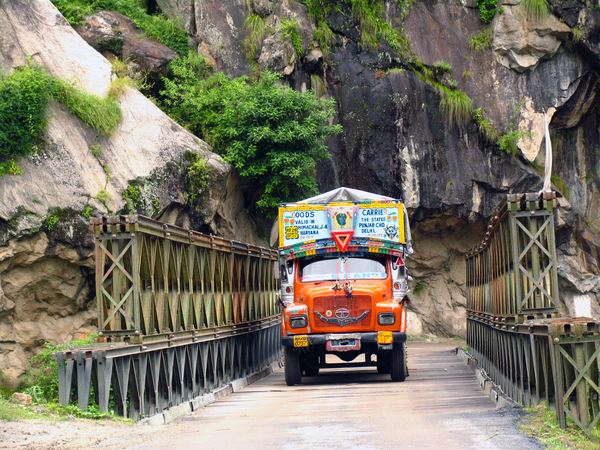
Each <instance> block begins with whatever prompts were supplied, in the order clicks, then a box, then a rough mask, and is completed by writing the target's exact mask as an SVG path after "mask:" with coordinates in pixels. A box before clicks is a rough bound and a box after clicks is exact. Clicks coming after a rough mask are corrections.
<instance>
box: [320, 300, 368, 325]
mask: <svg viewBox="0 0 600 450" xmlns="http://www.w3.org/2000/svg"><path fill="white" fill-rule="evenodd" d="M372 309H373V306H372V304H371V296H370V295H354V296H352V297H350V298H347V297H346V296H345V295H327V296H324V297H315V298H314V299H313V317H314V326H315V329H316V330H315V331H317V330H318V329H319V328H331V327H332V326H333V327H349V328H350V327H352V328H356V327H358V328H369V327H370V325H371V310H372Z"/></svg>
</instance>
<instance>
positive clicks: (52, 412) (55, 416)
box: [0, 396, 133, 424]
mask: <svg viewBox="0 0 600 450" xmlns="http://www.w3.org/2000/svg"><path fill="white" fill-rule="evenodd" d="M73 418H79V419H94V420H101V419H105V420H106V419H108V420H111V421H115V422H122V423H128V424H133V421H132V420H131V419H126V418H124V417H120V416H117V415H115V414H114V413H112V412H100V411H99V409H98V406H96V405H90V406H89V407H88V409H86V410H85V411H82V410H80V409H79V407H77V406H76V405H67V406H64V405H61V404H60V403H56V402H47V403H46V402H36V401H34V402H33V404H32V405H29V406H25V405H21V404H19V403H14V402H13V401H12V400H11V399H10V398H7V397H4V396H0V421H2V422H21V421H23V420H28V419H35V420H48V421H56V420H65V419H73Z"/></svg>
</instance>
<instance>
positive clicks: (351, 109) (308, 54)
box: [163, 0, 600, 336]
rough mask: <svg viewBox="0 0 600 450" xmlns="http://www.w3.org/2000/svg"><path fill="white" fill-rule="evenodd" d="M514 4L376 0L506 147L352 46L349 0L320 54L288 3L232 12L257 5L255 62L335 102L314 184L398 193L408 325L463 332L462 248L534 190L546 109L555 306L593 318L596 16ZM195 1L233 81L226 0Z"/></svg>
mask: <svg viewBox="0 0 600 450" xmlns="http://www.w3.org/2000/svg"><path fill="white" fill-rule="evenodd" d="M518 3H519V2H518V1H510V2H505V4H503V5H502V7H503V10H502V12H501V13H499V14H497V16H496V17H495V18H494V20H493V22H492V23H491V25H484V24H483V23H482V22H481V21H480V19H479V11H478V9H477V7H476V5H475V2H459V3H458V4H457V3H456V2H450V1H433V2H431V1H427V2H412V4H411V5H410V6H407V5H405V4H402V3H393V2H386V3H385V12H384V14H383V19H384V20H386V21H387V22H388V23H391V24H392V26H394V27H395V28H397V29H399V28H402V29H403V30H404V33H405V36H406V38H407V41H408V43H409V45H410V49H411V51H412V52H413V53H414V55H416V56H417V57H418V58H419V59H420V60H421V61H422V62H423V63H424V64H426V65H429V66H430V67H433V66H434V64H435V63H436V62H440V61H443V62H446V63H449V64H450V65H451V71H450V73H449V74H448V75H446V76H447V77H448V78H446V80H447V81H446V82H448V80H449V81H450V83H452V85H454V86H456V88H458V89H460V90H462V91H464V92H465V93H467V94H468V96H469V97H470V98H471V100H472V102H473V107H474V108H475V109H478V108H481V109H480V113H481V114H482V115H483V117H484V118H485V119H488V120H489V123H490V124H491V125H492V126H493V127H494V128H495V129H496V130H497V132H498V133H499V134H501V135H506V134H510V133H513V136H514V135H515V133H519V132H520V133H521V134H522V135H521V138H520V139H519V140H518V141H517V146H518V148H519V150H520V154H519V155H517V156H512V155H509V154H506V153H504V152H502V151H501V150H500V149H499V148H498V146H497V144H496V143H495V142H489V140H488V139H487V138H486V137H485V136H484V134H483V133H482V132H481V131H480V129H479V128H478V126H477V124H476V123H475V121H467V122H466V123H465V124H464V125H462V126H456V125H454V124H451V123H449V122H448V120H447V119H446V118H445V117H444V115H443V114H442V113H441V111H440V96H439V94H438V92H437V91H436V89H435V88H434V87H433V86H432V85H431V84H430V83H427V82H424V81H423V80H422V78H421V77H419V76H417V75H416V74H415V72H414V70H412V69H411V66H410V65H409V64H407V63H406V60H405V59H403V58H402V57H400V55H398V53H397V52H395V51H394V50H393V49H391V48H390V46H389V45H387V44H386V43H385V42H382V45H381V46H380V47H378V48H375V49H368V48H363V47H362V46H361V43H360V36H361V26H360V23H359V20H358V19H357V17H356V16H355V15H353V14H352V11H350V7H349V6H348V5H347V4H346V2H343V1H338V2H334V4H333V5H332V8H331V10H330V11H329V12H327V13H326V14H325V21H326V23H327V25H328V26H329V29H330V30H331V31H332V37H331V40H330V42H329V44H328V46H329V48H327V49H324V48H321V47H320V45H319V42H317V40H315V39H314V38H313V36H312V32H313V30H314V24H313V23H311V20H310V17H309V15H308V12H307V11H306V9H304V7H303V6H302V5H300V4H299V3H297V2H293V1H289V0H286V1H282V2H277V3H276V4H275V6H274V8H273V9H272V10H271V11H267V10H263V9H260V4H258V3H256V2H254V3H253V4H252V5H253V6H252V9H248V10H244V11H243V13H242V16H243V17H239V16H235V20H234V23H235V24H239V23H241V22H243V20H244V18H245V17H247V16H248V15H249V14H254V13H255V14H259V15H261V16H262V17H264V20H265V24H268V25H269V26H270V30H271V31H270V33H268V34H267V35H266V36H265V39H264V41H263V45H262V49H261V53H260V57H259V59H258V61H257V63H258V66H259V68H261V69H265V68H269V69H274V70H277V71H279V72H281V73H283V74H285V75H286V78H285V81H286V82H287V83H288V84H289V85H290V86H292V87H294V88H295V89H299V90H302V89H308V88H313V89H314V90H315V91H317V92H319V94H320V95H330V96H333V97H335V99H336V102H337V105H338V116H337V117H336V122H338V123H341V124H342V125H343V127H344V133H343V134H341V135H339V136H338V137H335V138H330V140H329V141H328V144H329V146H330V149H331V152H332V159H331V160H330V161H328V162H324V163H322V164H321V165H320V166H319V167H318V179H319V183H320V187H321V189H322V190H323V191H325V190H328V189H332V188H334V187H338V186H350V187H354V188H358V189H364V190H367V191H372V192H377V193H380V194H384V195H389V196H392V197H398V198H402V199H403V200H404V201H405V202H406V204H407V206H408V208H409V211H410V213H411V221H412V223H413V228H414V229H415V239H414V242H415V248H416V249H417V251H416V252H415V254H414V255H413V256H412V258H411V260H410V261H409V269H410V270H412V271H413V272H414V273H415V285H417V284H419V283H420V284H419V286H420V288H419V293H418V294H416V295H415V302H414V303H413V306H412V308H413V309H414V314H413V313H411V317H414V320H413V324H414V328H413V331H414V332H425V333H429V332H435V333H438V334H443V335H461V336H463V335H464V317H463V316H462V311H463V309H464V304H465V289H464V273H463V269H462V268H463V267H464V261H463V259H462V258H463V256H464V253H465V251H466V249H467V248H469V246H470V245H471V244H474V240H475V239H474V237H475V236H480V233H479V232H478V230H481V229H482V228H483V226H484V225H485V224H486V223H487V218H488V216H489V215H490V214H491V212H492V210H493V208H494V207H495V206H496V205H497V203H498V202H499V200H500V199H501V198H502V197H503V196H504V195H506V194H507V193H510V192H529V191H534V192H535V191H537V190H539V189H540V188H541V185H542V177H541V175H543V174H540V173H539V172H538V171H537V170H536V169H535V165H537V164H539V165H543V161H544V150H543V148H544V145H545V144H544V125H543V124H544V120H543V117H544V113H547V117H548V120H549V122H550V133H551V136H552V141H553V142H552V144H553V152H554V171H553V173H554V174H555V177H556V178H555V180H556V181H557V186H556V188H557V189H558V190H559V191H560V192H561V193H562V194H563V195H564V198H561V204H562V208H561V212H560V217H561V219H560V226H559V228H558V230H557V236H558V237H559V240H558V252H559V266H560V276H561V289H562V290H561V292H562V294H561V301H562V303H563V304H562V309H563V311H564V312H565V313H567V312H568V313H573V312H574V311H576V310H578V311H589V312H590V314H592V315H594V316H598V317H600V309H599V307H598V301H599V300H600V288H599V286H598V280H599V277H598V274H597V267H598V257H599V255H598V253H599V249H600V246H599V242H598V238H597V233H598V232H600V227H599V226H598V225H597V224H598V223H600V216H599V215H600V195H599V188H600V177H599V175H598V174H599V170H600V167H599V166H600V161H599V160H598V156H597V155H598V149H599V148H600V137H599V134H598V129H599V125H600V123H599V121H598V114H597V112H596V111H597V105H598V101H597V91H598V90H597V86H598V74H597V71H598V70H599V69H600V58H599V57H598V56H599V55H598V54H599V53H600V51H599V50H598V49H599V48H600V47H599V45H598V44H599V43H600V33H599V32H598V30H599V29H600V28H599V27H600V12H598V10H597V9H595V8H590V7H586V6H585V4H583V3H577V2H575V3H573V2H571V3H569V2H558V1H551V2H550V3H551V6H552V11H551V13H550V14H549V15H547V16H545V17H542V18H539V19H533V18H531V17H528V16H527V14H526V13H525V12H524V11H523V10H522V9H521V6H520V5H519V4H518ZM257 4H258V5H259V7H258V8H259V9H257V6H256V5H257ZM198 5H199V2H198V1H196V2H195V3H194V6H195V8H196V17H197V18H200V17H201V18H202V21H203V22H205V23H210V24H211V27H213V28H214V29H218V30H220V34H218V36H219V38H218V39H216V38H213V37H212V35H210V34H209V33H206V32H202V33H200V32H198V33H196V37H197V39H198V40H199V42H200V45H199V49H200V50H201V51H204V52H205V54H206V55H207V56H208V57H210V58H211V59H212V60H213V61H215V62H216V63H217V66H218V68H219V69H220V70H223V71H225V72H227V73H230V74H233V75H238V74H239V72H240V70H241V68H243V66H244V65H243V64H241V63H239V60H238V59H236V58H235V57H234V56H233V55H232V54H231V51H232V49H235V48H236V47H235V46H233V47H231V48H229V47H228V48H227V50H226V51H224V52H221V51H220V50H219V48H218V46H217V45H215V43H218V42H226V41H227V39H233V40H238V41H239V39H240V37H242V38H243V37H244V34H243V33H242V34H241V35H240V34H239V25H236V27H237V28H236V30H235V33H234V32H233V31H232V32H231V33H230V35H229V36H228V37H225V36H224V34H225V33H226V26H227V24H228V23H232V22H231V20H230V17H234V16H231V14H228V13H227V12H226V11H228V9H227V8H230V7H231V4H230V3H227V2H221V3H220V4H219V5H220V6H217V5H216V4H215V7H214V8H213V9H208V8H206V7H203V9H202V11H203V13H202V16H200V15H198V8H197V7H198ZM163 10H165V9H164V8H163ZM290 18H294V20H296V21H297V22H298V23H300V24H301V27H300V28H301V32H300V36H301V38H302V49H303V53H302V55H299V56H298V55H295V54H294V52H293V51H292V48H291V47H289V46H287V47H286V45H287V43H286V42H285V40H281V39H279V38H278V37H277V24H278V23H281V21H283V20H288V19H290ZM194 27H197V29H198V30H200V28H203V27H204V28H206V25H204V24H200V23H199V21H198V20H196V25H194V24H190V26H189V28H188V30H189V31H191V32H193V30H194ZM485 27H491V29H492V41H491V45H490V48H489V49H486V50H484V51H482V52H477V51H474V50H472V49H471V48H470V46H469V41H470V40H471V38H472V37H473V36H475V35H477V34H480V33H481V32H482V31H483V30H484V29H485ZM231 30H233V28H231ZM214 36H217V33H215V34H214ZM326 50H327V51H326ZM323 55H325V56H323ZM523 133H525V134H523ZM532 163H533V164H532ZM534 164H535V165H534ZM440 308H441V309H440Z"/></svg>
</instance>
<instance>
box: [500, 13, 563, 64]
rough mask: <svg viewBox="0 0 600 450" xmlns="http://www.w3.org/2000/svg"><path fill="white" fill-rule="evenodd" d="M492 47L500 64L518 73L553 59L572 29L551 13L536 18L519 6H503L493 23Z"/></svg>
mask: <svg viewBox="0 0 600 450" xmlns="http://www.w3.org/2000/svg"><path fill="white" fill-rule="evenodd" d="M492 29H493V30H494V38H493V40H492V49H493V50H494V53H495V55H496V58H497V60H498V62H499V63H500V64H502V65H503V66H505V67H508V68H510V69H513V70H516V71H517V72H524V71H526V70H534V69H535V68H536V67H537V66H538V64H539V63H540V61H541V60H543V59H550V58H552V57H553V56H554V55H555V54H556V52H558V49H559V48H560V45H561V40H563V39H566V38H567V37H568V36H569V33H570V32H571V29H570V28H569V27H568V26H567V25H565V24H564V23H562V22H560V21H559V20H558V18H557V17H556V16H554V15H552V14H548V15H546V16H545V17H541V18H537V19H534V18H532V17H529V16H528V15H527V14H526V13H523V11H522V7H521V6H519V5H510V4H507V5H504V6H503V7H502V12H501V13H499V14H497V15H496V17H494V21H493V23H492Z"/></svg>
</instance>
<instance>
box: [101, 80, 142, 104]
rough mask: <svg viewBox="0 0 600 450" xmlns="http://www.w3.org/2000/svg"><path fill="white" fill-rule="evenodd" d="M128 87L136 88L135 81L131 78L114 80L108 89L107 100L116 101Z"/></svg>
mask: <svg viewBox="0 0 600 450" xmlns="http://www.w3.org/2000/svg"><path fill="white" fill-rule="evenodd" d="M130 87H136V83H135V81H133V80H132V79H131V78H129V77H124V78H116V79H115V80H113V81H112V82H111V83H110V86H109V88H108V98H109V99H111V100H116V99H118V98H119V97H120V96H121V95H123V94H124V93H125V91H126V90H127V89H128V88H130Z"/></svg>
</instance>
